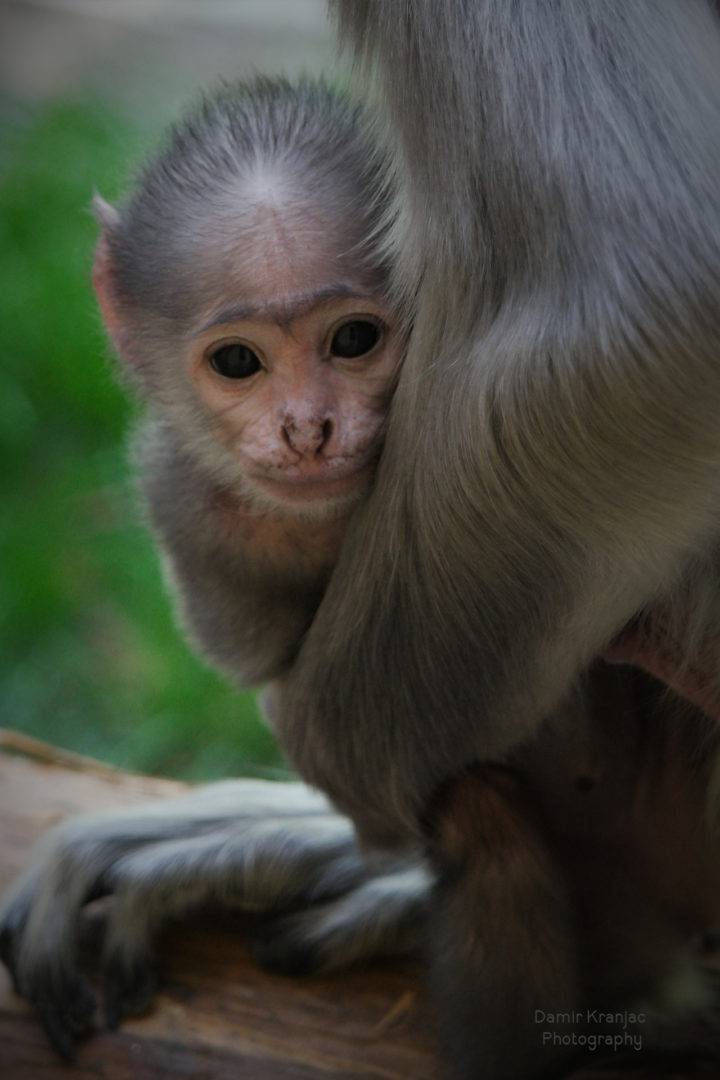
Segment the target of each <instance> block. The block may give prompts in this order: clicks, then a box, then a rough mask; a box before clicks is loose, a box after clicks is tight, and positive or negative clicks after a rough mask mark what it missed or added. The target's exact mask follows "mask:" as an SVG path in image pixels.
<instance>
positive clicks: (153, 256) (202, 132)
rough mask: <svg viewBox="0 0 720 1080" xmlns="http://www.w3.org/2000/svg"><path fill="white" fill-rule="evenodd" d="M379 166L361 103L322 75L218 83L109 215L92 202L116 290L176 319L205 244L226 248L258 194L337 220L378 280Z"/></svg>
mask: <svg viewBox="0 0 720 1080" xmlns="http://www.w3.org/2000/svg"><path fill="white" fill-rule="evenodd" d="M386 165H387V163H386V160H385V155H384V154H383V152H382V151H381V150H379V149H378V147H377V143H376V140H375V139H374V138H372V137H371V136H370V134H369V124H368V123H367V115H366V112H365V110H364V108H363V107H362V106H361V105H360V104H359V103H358V102H356V101H354V100H352V98H351V97H350V96H349V94H348V93H347V92H346V91H345V90H342V89H339V88H336V87H333V86H331V85H329V84H328V83H327V82H326V81H324V80H323V79H310V78H307V77H304V78H301V79H300V80H298V81H297V82H295V83H292V82H290V81H288V80H287V79H285V78H268V77H266V76H259V77H257V78H254V79H252V80H249V81H239V82H232V83H221V84H220V85H219V86H218V87H217V88H216V89H215V90H214V91H213V92H211V93H209V94H205V95H204V96H203V97H202V98H201V100H200V102H199V103H198V104H197V105H196V106H195V107H194V108H191V109H190V111H189V112H188V113H187V114H186V116H185V117H184V118H182V119H181V120H180V121H179V122H178V123H176V124H175V125H174V126H173V127H172V128H171V129H170V132H169V134H168V136H167V138H166V140H165V144H164V146H163V147H162V148H161V150H160V152H159V154H157V155H156V156H155V157H154V158H153V159H151V160H150V162H149V163H148V164H147V165H146V166H145V168H144V169H143V170H142V171H141V173H140V175H139V177H138V180H137V182H136V185H135V187H134V189H133V190H132V191H131V193H130V195H129V197H128V198H127V199H126V200H125V201H124V202H123V203H122V204H121V206H120V209H119V213H117V215H116V213H115V212H113V211H112V208H111V207H108V204H106V203H105V202H104V201H103V200H100V202H99V205H98V206H97V207H96V211H95V212H96V215H97V216H98V218H99V220H100V221H101V223H102V224H103V225H105V226H106V227H109V228H110V230H111V239H112V253H113V263H114V273H115V282H116V287H117V291H118V294H119V295H120V296H122V297H124V298H126V299H127V300H128V301H129V302H130V303H141V304H143V305H146V306H150V307H152V308H153V309H154V310H156V311H158V312H160V313H163V314H166V315H168V317H170V318H173V317H179V315H178V313H179V312H181V311H182V310H183V308H187V306H188V300H189V299H190V298H191V297H192V295H193V291H194V290H195V289H196V288H197V285H198V279H199V275H198V265H199V259H202V258H204V257H206V253H207V250H208V246H209V245H210V246H211V247H212V246H213V244H214V248H213V250H215V251H217V250H218V249H220V250H222V246H223V245H224V244H225V243H226V242H227V238H228V237H230V238H231V239H230V242H232V235H233V229H235V228H236V227H237V224H238V222H239V221H242V219H243V216H247V217H249V216H250V214H249V212H252V210H253V209H256V208H257V206H258V205H259V203H261V201H262V199H263V198H264V197H265V196H267V197H268V198H269V199H270V200H271V201H277V200H281V201H282V202H283V203H286V204H287V205H290V206H292V205H293V204H294V203H295V202H297V204H298V205H299V206H300V207H301V208H303V209H304V211H305V212H306V214H305V216H307V217H308V218H309V219H312V218H319V219H322V220H324V219H328V220H329V221H330V222H331V223H332V224H331V226H330V228H331V229H332V228H334V227H335V225H336V224H337V226H338V227H339V228H340V229H341V232H343V233H345V234H347V237H349V238H350V239H348V241H347V242H348V243H349V244H350V245H353V254H354V255H355V257H356V258H357V259H358V260H360V259H362V261H363V262H365V263H367V264H369V266H370V268H371V269H373V270H374V269H375V268H376V264H377V269H378V271H379V273H380V274H384V271H385V259H384V256H383V255H381V244H380V242H379V241H378V236H379V233H380V232H381V230H382V228H383V208H384V207H385V206H386V205H387V194H386V174H387V167H386ZM213 238H215V239H214V240H213ZM356 244H357V247H358V249H359V250H358V251H357V253H356V252H355V249H354V245H356ZM168 266H170V267H172V281H169V279H168V274H167V267H168Z"/></svg>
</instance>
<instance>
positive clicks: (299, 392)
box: [187, 275, 400, 514]
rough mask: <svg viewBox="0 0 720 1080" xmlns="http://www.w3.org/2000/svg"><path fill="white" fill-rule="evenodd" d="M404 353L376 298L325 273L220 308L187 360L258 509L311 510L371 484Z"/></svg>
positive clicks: (359, 286)
mask: <svg viewBox="0 0 720 1080" xmlns="http://www.w3.org/2000/svg"><path fill="white" fill-rule="evenodd" d="M306 283H307V282H306V280H305V281H303V284H304V285H305V284H306ZM292 284H297V282H293V283H292ZM399 353H400V348H399V342H398V335H397V334H396V333H395V332H394V330H393V327H392V325H391V322H390V316H389V313H388V312H387V310H386V309H385V308H384V307H383V304H382V302H381V300H380V299H379V297H378V295H377V294H376V295H373V293H372V292H371V291H369V290H368V289H367V288H366V287H363V283H362V281H361V280H360V279H359V278H358V277H355V279H354V280H353V278H352V277H351V276H348V277H347V278H343V279H342V280H329V279H328V280H322V275H320V276H318V277H316V279H315V280H314V281H313V282H312V283H311V284H310V285H309V286H308V287H305V288H290V289H288V290H284V291H283V292H282V293H280V294H278V291H277V289H274V290H272V292H270V291H266V290H262V289H254V290H253V295H252V297H251V299H250V300H249V301H248V302H247V303H237V302H233V301H232V300H229V301H228V303H226V304H224V305H223V306H222V307H221V308H219V309H218V308H216V310H215V311H214V313H213V314H211V315H210V316H209V317H208V318H206V319H204V320H203V321H202V323H201V324H200V325H199V326H198V328H197V329H196V331H195V332H194V333H193V334H192V337H191V343H190V348H189V351H188V357H187V363H188V370H189V375H190V378H191V380H192V383H193V386H194V389H195V392H196V394H197V397H198V399H199V402H200V404H201V406H202V407H203V409H204V410H205V411H206V413H207V415H208V418H209V422H210V424H211V427H212V431H213V433H214V435H215V437H216V438H217V439H218V441H219V442H220V443H221V444H222V445H223V447H224V450H225V452H226V453H227V452H230V453H231V454H232V456H233V458H234V459H235V461H236V463H237V470H238V479H239V480H240V481H241V482H242V484H241V486H242V489H243V490H244V491H245V492H246V493H247V495H248V496H250V497H252V499H253V500H254V501H255V502H256V503H257V504H258V505H259V506H261V507H267V508H268V509H272V508H275V509H281V510H285V511H287V512H290V513H293V512H300V513H311V514H312V513H314V512H318V513H322V511H323V509H325V510H327V509H329V508H330V507H337V506H338V505H344V504H345V503H348V502H351V501H353V500H354V499H355V498H357V497H358V496H359V495H360V494H362V492H363V491H364V490H365V489H366V488H367V486H368V484H369V483H370V481H371V479H372V475H373V470H374V466H375V463H376V461H377V457H378V453H379V450H380V445H381V441H382V434H383V420H384V417H385V413H386V411H387V407H388V403H389V400H390V397H391V395H392V390H393V387H394V379H395V375H396V372H397V367H398V363H399Z"/></svg>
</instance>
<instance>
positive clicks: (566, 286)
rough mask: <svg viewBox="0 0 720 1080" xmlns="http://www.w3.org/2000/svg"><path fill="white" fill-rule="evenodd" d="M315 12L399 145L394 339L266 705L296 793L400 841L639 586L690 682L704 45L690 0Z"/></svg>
mask: <svg viewBox="0 0 720 1080" xmlns="http://www.w3.org/2000/svg"><path fill="white" fill-rule="evenodd" d="M338 13H339V18H340V25H341V30H342V32H343V34H344V36H345V38H346V39H348V40H349V41H350V43H351V44H352V45H353V47H354V49H355V51H356V53H357V55H358V56H359V57H361V58H362V59H364V60H365V61H366V63H367V64H369V65H370V66H373V67H374V66H377V69H378V71H379V77H380V87H381V93H382V96H383V97H384V99H385V101H386V103H387V106H388V110H389V115H390V121H391V124H390V128H391V132H392V135H393V137H394V138H396V139H398V140H399V144H400V149H399V152H398V159H399V160H398V165H399V172H400V177H401V179H402V180H403V185H402V187H401V192H400V195H399V199H400V203H399V214H398V219H397V222H396V225H395V233H394V241H395V243H394V251H393V254H394V257H395V258H396V260H397V264H398V267H399V269H398V273H397V281H398V282H399V284H400V286H401V288H402V289H403V290H404V292H405V295H406V297H407V303H408V308H409V310H411V311H412V313H413V315H414V330H413V334H412V338H411V341H410V346H409V350H408V354H407V359H406V361H405V363H404V367H403V371H402V375H401V378H400V382H399V386H398V390H397V393H396V395H395V398H394V400H393V404H392V409H391V415H390V422H389V427H388V437H387V441H386V444H385V449H384V452H383V458H382V462H381V467H380V470H379V473H378V477H377V483H376V485H375V487H374V490H373V492H372V493H371V495H370V498H369V500H368V503H367V506H366V507H365V508H364V509H363V511H362V512H361V516H360V518H359V519H356V520H355V522H354V523H353V528H352V534H351V536H350V537H349V539H348V542H347V543H346V545H345V548H344V551H343V554H342V558H341V560H340V563H339V566H338V568H337V570H336V572H335V574H334V575H333V580H332V582H331V583H330V587H329V589H328V591H327V593H326V595H325V598H324V601H323V603H322V605H321V607H320V610H319V612H318V615H317V617H316V618H315V620H314V622H313V625H312V628H311V630H310V633H309V635H308V637H307V639H306V641H305V644H304V647H303V650H302V652H301V654H300V658H299V662H298V663H297V664H296V666H295V668H294V669H293V672H292V673H291V676H290V678H289V679H288V681H287V685H286V693H285V695H284V697H283V703H282V707H281V708H280V710H279V714H280V715H281V718H282V719H281V730H282V737H283V741H284V744H285V746H286V748H288V749H289V751H290V752H291V756H292V757H293V758H294V760H295V762H296V764H297V765H298V767H299V768H300V770H301V772H302V773H303V775H304V776H306V777H307V778H308V779H310V780H311V781H312V782H316V783H318V784H319V785H320V786H321V787H322V788H323V789H324V790H326V791H328V792H329V793H330V794H331V795H332V797H333V798H335V799H336V800H337V802H338V804H339V805H340V806H341V808H343V809H345V810H347V811H348V812H349V813H350V814H351V816H352V817H353V819H354V820H355V821H356V823H357V824H358V826H359V827H360V829H361V830H363V831H364V832H365V833H366V834H367V835H368V836H372V837H375V838H378V839H383V840H384V839H393V838H395V839H401V840H402V839H403V838H408V837H410V836H412V835H413V834H415V833H416V832H417V829H418V822H419V820H420V819H421V817H422V815H423V812H424V809H425V806H426V804H427V800H428V799H429V798H430V797H431V796H432V793H433V791H434V789H435V788H436V786H437V784H438V783H440V782H442V781H443V780H444V779H445V778H446V777H448V776H452V775H453V774H455V773H457V771H458V770H460V769H462V768H463V767H464V766H465V765H467V763H468V762H470V761H473V760H476V759H479V760H484V761H487V760H497V759H502V757H503V756H504V755H505V754H506V753H507V752H508V751H509V750H511V749H513V748H514V747H516V746H518V745H519V744H520V743H521V742H522V740H523V739H524V738H526V737H527V736H528V735H529V734H531V733H532V732H533V731H534V730H536V729H537V726H538V724H539V723H540V721H541V720H542V718H543V717H544V716H547V715H548V714H549V713H550V712H552V710H553V709H554V708H555V707H556V706H557V704H558V702H559V701H560V700H561V698H562V697H563V695H564V694H565V693H566V692H567V689H568V687H569V685H570V684H571V681H572V680H573V678H574V677H575V676H576V675H577V674H578V672H580V671H581V670H582V669H583V668H584V667H585V666H586V665H587V663H588V662H589V660H590V659H591V658H592V657H593V656H594V655H597V654H598V653H600V652H601V651H602V650H603V649H605V648H606V647H607V645H608V643H609V642H610V641H611V639H612V638H613V637H614V636H615V635H616V634H618V632H619V631H620V630H621V629H622V627H623V625H624V624H625V623H626V622H627V620H629V619H631V618H632V617H633V616H635V615H636V614H637V613H638V612H639V611H640V610H641V609H643V608H645V607H646V606H648V605H652V604H653V603H654V602H655V601H656V600H657V599H658V597H663V598H664V605H665V607H666V609H667V611H668V612H669V618H666V620H665V623H666V624H669V627H670V633H671V635H672V638H673V640H674V641H675V642H678V641H679V644H680V646H682V648H683V649H684V651H685V653H686V654H687V655H689V659H690V661H692V658H693V652H694V651H696V650H697V648H698V646H699V644H700V643H704V646H703V647H704V649H705V651H706V652H708V651H709V654H710V655H709V659H708V657H705V660H704V667H705V668H706V670H707V668H708V666H710V667H712V665H713V662H714V661H713V656H712V654H713V650H712V647H711V646H709V645H708V642H709V641H710V639H711V637H712V635H713V634H715V636H717V634H716V630H715V628H716V627H717V625H718V619H717V611H718V606H717V601H716V600H715V595H716V593H717V588H716V585H717V580H718V578H717V572H716V571H715V569H714V566H713V564H714V562H715V559H716V553H715V545H716V538H717V536H718V535H719V532H720V510H719V509H718V495H719V494H720V424H719V423H718V416H719V415H720V361H719V360H718V350H719V344H718V343H719V342H720V187H719V186H718V183H717V177H718V175H720V75H719V74H718V73H719V72H720V31H719V29H718V21H717V20H716V18H715V16H714V13H713V11H712V10H711V8H710V6H709V5H708V4H706V3H704V2H702V0H692V2H690V3H683V4H678V3H676V2H675V0H660V2H654V0H653V2H648V3H645V2H643V0H640V2H637V3H632V4H625V3H607V2H602V3H599V2H593V0H579V2H577V3H572V4H565V3H561V2H557V3H556V2H548V3H541V4H536V3H530V4H524V3H517V4H507V3H506V2H505V0H473V2H468V3H463V2H453V3H448V4H439V3H434V2H433V0H418V2H417V3H412V4H408V5H398V4H396V3H394V2H393V0H366V2H357V3H353V2H351V0H347V2H345V3H343V2H340V3H339V4H338ZM408 448H411V450H410V451H409V449H408ZM715 655H717V650H715ZM420 716H422V717H423V718H424V720H423V723H419V722H418V717H420Z"/></svg>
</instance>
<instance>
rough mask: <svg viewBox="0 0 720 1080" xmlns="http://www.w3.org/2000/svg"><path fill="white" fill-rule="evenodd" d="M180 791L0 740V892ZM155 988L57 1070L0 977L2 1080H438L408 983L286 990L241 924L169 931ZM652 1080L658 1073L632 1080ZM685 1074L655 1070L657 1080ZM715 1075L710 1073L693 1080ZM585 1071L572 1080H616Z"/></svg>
mask: <svg viewBox="0 0 720 1080" xmlns="http://www.w3.org/2000/svg"><path fill="white" fill-rule="evenodd" d="M185 788H186V785H183V784H181V783H177V782H174V781H170V780H158V779H154V778H151V777H146V776H137V775H133V774H129V773H125V772H121V771H119V770H115V769H112V768H110V767H109V766H106V765H102V764H101V763H100V762H97V761H93V760H91V759H89V758H84V757H81V756H79V755H76V754H70V753H67V752H65V751H62V750H58V749H56V748H54V747H51V746H48V745H47V744H46V743H41V742H38V741H37V740H35V739H29V738H28V737H26V736H23V735H20V734H19V733H17V732H11V731H3V730H2V729H0V821H1V822H2V828H1V829H0V890H1V889H3V888H4V887H5V886H6V885H7V884H8V883H9V881H10V880H11V879H12V878H13V877H14V875H15V874H16V873H17V872H18V871H19V870H20V869H21V867H22V866H23V865H24V864H25V862H26V860H27V857H28V850H29V848H30V847H31V845H32V844H33V843H34V842H35V840H36V839H37V838H38V837H39V836H40V835H41V834H42V833H43V832H44V831H45V830H46V829H48V828H50V827H51V826H52V825H55V824H57V823H58V822H59V821H61V820H63V819H64V818H66V817H69V816H70V815H72V814H77V813H86V812H96V811H98V810H105V809H112V808H113V807H117V808H122V807H125V806H129V805H132V804H137V803H140V802H144V801H147V800H148V799H154V798H162V797H163V796H165V797H167V796H171V795H176V794H178V793H180V792H181V791H183V790H185ZM159 959H160V969H161V973H162V987H161V992H160V993H159V994H158V997H157V1001H156V1004H155V1006H154V1008H153V1010H152V1012H151V1013H150V1014H149V1015H148V1016H146V1017H143V1018H140V1019H132V1020H127V1021H125V1022H124V1023H123V1025H122V1027H121V1028H120V1030H118V1031H114V1032H107V1031H104V1032H99V1033H98V1034H97V1035H95V1036H94V1037H93V1038H91V1039H89V1040H88V1041H87V1042H85V1043H83V1044H82V1045H81V1046H80V1048H79V1051H78V1056H77V1060H76V1062H75V1063H74V1064H72V1065H68V1064H66V1063H64V1062H61V1061H59V1060H58V1058H57V1057H56V1056H55V1054H54V1052H53V1051H52V1050H51V1049H50V1047H49V1046H48V1045H47V1043H46V1041H45V1038H44V1036H43V1034H42V1032H41V1031H40V1028H39V1025H38V1023H37V1021H36V1019H35V1017H34V1015H33V1012H32V1009H31V1008H30V1006H29V1005H28V1004H27V1003H26V1002H25V1001H23V1000H22V999H20V998H18V997H16V996H15V995H14V994H13V992H12V990H11V987H10V981H9V978H8V976H7V973H6V972H5V971H4V969H2V967H1V966H0V1077H2V1078H3V1080H170V1078H171V1077H172V1078H173V1080H174V1078H176V1077H188V1078H190V1077H191V1078H193V1080H438V1078H439V1077H441V1076H443V1075H445V1074H444V1071H443V1069H442V1068H441V1066H440V1064H439V1059H438V1057H437V1055H436V1052H435V1049H434V1040H433V1037H432V1026H433V1025H432V1017H431V1015H430V1010H429V1007H428V1005H427V1003H426V1002H425V1000H424V998H423V994H422V991H421V988H420V982H419V979H418V974H417V972H413V971H412V970H411V969H409V968H404V969H403V968H400V967H393V966H386V965H373V966H370V967H368V968H367V969H365V970H356V971H351V972H347V973H343V974H338V975H334V976H331V977H324V978H305V979H287V978H283V977H281V976H275V975H270V974H268V973H266V972H263V971H261V970H260V969H258V968H257V967H256V966H255V964H254V963H253V962H252V960H251V959H250V958H249V956H248V951H247V936H246V933H244V929H243V920H242V918H240V917H237V918H231V917H229V916H228V917H225V918H214V919H213V920H212V926H210V927H208V926H200V925H198V924H193V922H192V921H189V922H188V923H184V924H183V926H182V927H174V928H171V929H170V931H169V932H168V933H167V934H165V935H164V936H163V940H162V941H161V943H160V949H159ZM631 1075H632V1077H634V1078H635V1080H656V1077H657V1072H656V1070H654V1069H653V1070H639V1071H635V1070H633V1072H632V1074H631ZM689 1075H690V1074H689V1073H687V1074H681V1073H670V1072H663V1077H664V1080H685V1077H686V1076H688V1077H689ZM702 1075H703V1076H706V1077H720V1072H714V1071H713V1072H703V1074H702ZM627 1077H628V1073H627V1072H623V1073H622V1074H621V1073H611V1072H609V1071H603V1072H592V1071H583V1072H582V1073H577V1074H575V1080H621V1078H625V1080H627Z"/></svg>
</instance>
